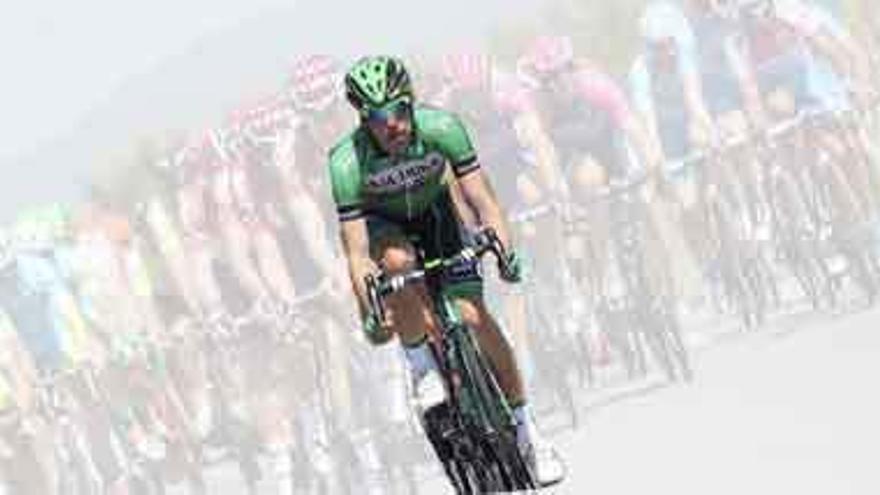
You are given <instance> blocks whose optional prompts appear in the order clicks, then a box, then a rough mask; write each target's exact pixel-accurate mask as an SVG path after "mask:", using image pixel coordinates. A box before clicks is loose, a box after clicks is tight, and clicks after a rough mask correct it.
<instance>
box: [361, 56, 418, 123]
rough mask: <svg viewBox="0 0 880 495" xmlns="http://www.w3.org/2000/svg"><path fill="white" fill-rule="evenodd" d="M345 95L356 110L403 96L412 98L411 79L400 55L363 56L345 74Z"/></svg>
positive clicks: (375, 105)
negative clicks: (398, 56)
mask: <svg viewBox="0 0 880 495" xmlns="http://www.w3.org/2000/svg"><path fill="white" fill-rule="evenodd" d="M345 96H346V97H347V98H348V101H349V103H351V104H352V106H354V107H355V108H356V109H357V110H358V111H364V110H368V109H371V108H378V107H381V106H383V105H385V104H386V103H388V102H391V101H394V100H396V99H398V98H400V97H402V96H408V97H410V98H412V97H413V90H412V82H411V81H410V77H409V73H408V72H407V71H406V67H404V66H403V62H401V61H400V60H399V59H397V58H394V57H387V56H373V57H364V58H362V59H360V60H358V61H357V62H356V63H355V64H354V66H353V67H352V68H351V69H350V70H349V71H348V73H347V74H346V75H345Z"/></svg>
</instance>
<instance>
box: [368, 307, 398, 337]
mask: <svg viewBox="0 0 880 495" xmlns="http://www.w3.org/2000/svg"><path fill="white" fill-rule="evenodd" d="M392 324H393V322H392V319H391V312H390V310H388V311H386V312H385V320H384V321H380V320H379V317H378V316H377V315H376V314H375V313H373V312H370V313H368V314H367V317H366V318H364V322H363V327H364V335H365V336H366V337H367V340H368V341H370V342H372V343H374V344H383V343H385V342H388V341H389V340H391V336H392V334H391V326H392Z"/></svg>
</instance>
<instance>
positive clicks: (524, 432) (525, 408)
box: [513, 404, 538, 445]
mask: <svg viewBox="0 0 880 495" xmlns="http://www.w3.org/2000/svg"><path fill="white" fill-rule="evenodd" d="M513 418H514V419H515V420H516V440H517V442H518V443H519V444H521V445H522V444H531V443H532V441H533V440H535V439H537V438H538V432H537V428H536V427H535V422H534V421H533V419H532V408H531V407H530V406H529V404H520V405H519V406H517V407H515V408H513Z"/></svg>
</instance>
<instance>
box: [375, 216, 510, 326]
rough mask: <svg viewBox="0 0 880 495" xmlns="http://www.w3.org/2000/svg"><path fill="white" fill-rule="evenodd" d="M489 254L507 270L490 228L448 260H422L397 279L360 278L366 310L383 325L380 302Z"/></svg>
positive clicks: (501, 247)
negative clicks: (409, 287)
mask: <svg viewBox="0 0 880 495" xmlns="http://www.w3.org/2000/svg"><path fill="white" fill-rule="evenodd" d="M489 252H491V253H492V254H494V255H495V258H496V259H497V260H498V264H499V268H500V269H502V270H506V269H508V267H507V263H508V262H509V258H508V256H507V254H508V253H507V251H506V249H505V248H504V245H503V244H502V243H501V240H500V239H499V238H498V234H497V232H495V230H494V229H492V228H485V229H483V230H481V231H480V232H478V233H477V234H476V235H475V236H474V243H473V245H472V246H468V247H465V248H464V249H462V250H461V251H460V252H459V253H458V254H456V255H454V256H452V257H449V258H445V259H435V260H426V261H425V262H424V263H423V264H422V267H420V268H415V269H412V270H410V271H408V272H404V273H400V274H397V275H388V274H387V273H385V272H380V273H378V274H369V275H367V276H366V277H365V278H364V282H365V283H366V286H367V302H368V305H369V309H370V311H371V312H372V314H374V315H376V316H377V317H378V318H379V321H384V320H385V305H384V299H385V297H387V296H388V295H391V294H393V293H395V292H399V291H401V290H403V289H404V288H406V287H407V286H408V285H412V284H414V283H418V282H421V281H423V280H426V279H432V278H442V277H443V276H444V275H445V274H446V273H447V272H448V271H449V270H450V269H451V268H452V267H454V266H456V265H458V264H460V263H462V262H469V261H472V260H475V259H479V258H482V257H483V256H484V255H485V254H486V253H489Z"/></svg>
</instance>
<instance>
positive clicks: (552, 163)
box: [513, 109, 563, 192]
mask: <svg viewBox="0 0 880 495" xmlns="http://www.w3.org/2000/svg"><path fill="white" fill-rule="evenodd" d="M513 125H514V128H515V130H516V134H517V138H518V139H519V141H520V144H522V145H523V147H525V148H527V149H530V150H531V151H532V152H533V153H534V154H535V159H536V160H535V162H536V163H535V166H536V168H537V170H538V176H539V179H540V180H541V183H542V185H543V186H544V187H545V188H546V189H547V190H548V191H552V192H558V191H561V190H562V189H563V187H562V186H563V184H562V174H561V173H560V171H559V162H558V159H557V154H556V147H555V146H554V145H553V141H552V140H551V139H550V137H549V136H548V135H547V133H546V132H544V127H543V126H542V125H541V119H540V117H538V114H537V112H536V111H535V110H532V109H529V110H526V111H523V112H520V113H519V114H518V115H517V117H516V118H515V119H514V123H513Z"/></svg>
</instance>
